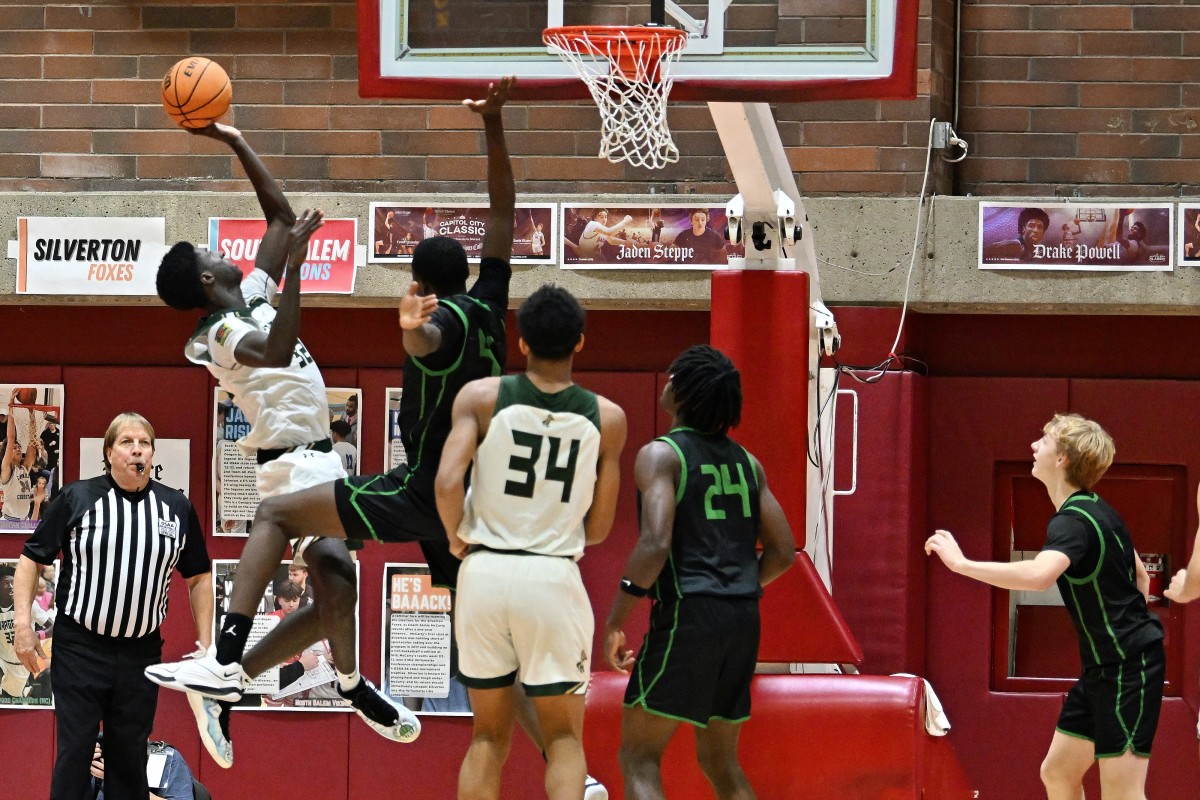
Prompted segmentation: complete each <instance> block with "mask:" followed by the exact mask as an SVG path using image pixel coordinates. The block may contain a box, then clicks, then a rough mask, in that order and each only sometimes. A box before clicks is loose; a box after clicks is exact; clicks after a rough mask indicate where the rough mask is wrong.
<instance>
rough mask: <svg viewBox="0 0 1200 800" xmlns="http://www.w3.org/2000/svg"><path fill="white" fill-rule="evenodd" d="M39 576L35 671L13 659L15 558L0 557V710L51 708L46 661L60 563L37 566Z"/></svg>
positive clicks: (55, 611) (35, 609) (49, 656)
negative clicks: (38, 650) (38, 648)
mask: <svg viewBox="0 0 1200 800" xmlns="http://www.w3.org/2000/svg"><path fill="white" fill-rule="evenodd" d="M37 566H38V568H39V570H40V574H39V575H38V579H37V592H36V594H35V595H34V598H33V608H32V609H31V612H32V615H33V628H34V632H35V633H36V634H37V637H38V645H39V646H40V647H41V650H42V652H41V653H39V654H38V657H37V670H36V671H31V670H29V669H26V668H25V667H24V666H23V665H22V664H21V662H20V660H18V659H17V654H16V651H15V649H14V647H13V640H14V638H15V632H14V631H15V626H14V620H13V615H14V613H15V610H16V607H15V604H14V602H13V584H14V582H15V581H16V578H15V573H16V568H17V559H15V558H0V707H3V708H20V709H38V708H54V696H53V694H51V691H50V661H51V660H52V659H53V657H54V618H55V617H56V616H57V614H58V607H57V606H56V605H55V597H54V590H55V589H56V588H57V585H58V574H59V569H60V568H61V566H62V565H61V562H60V561H59V560H58V559H55V561H54V563H53V564H47V565H45V566H42V565H40V564H39V565H37Z"/></svg>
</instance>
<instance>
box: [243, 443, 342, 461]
mask: <svg viewBox="0 0 1200 800" xmlns="http://www.w3.org/2000/svg"><path fill="white" fill-rule="evenodd" d="M299 450H316V451H317V452H318V453H332V452H333V440H332V439H322V440H321V441H319V442H309V443H308V444H298V445H296V446H295V447H274V448H271V449H269V450H268V449H260V450H259V451H258V463H259V464H266V463H267V462H268V461H274V460H275V459H277V458H279V457H280V456H281V455H283V454H284V453H295V452H297V451H299Z"/></svg>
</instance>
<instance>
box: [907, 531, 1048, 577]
mask: <svg viewBox="0 0 1200 800" xmlns="http://www.w3.org/2000/svg"><path fill="white" fill-rule="evenodd" d="M934 553H936V554H937V555H938V557H939V558H941V559H942V563H944V564H945V565H946V566H947V567H949V568H950V570H951V571H952V572H957V573H958V574H959V575H966V576H967V577H968V578H974V579H975V580H977V581H982V582H983V583H987V584H991V585H992V586H995V587H997V588H999V589H1008V590H1010V591H1022V590H1027V591H1033V592H1044V591H1045V590H1046V589H1049V588H1050V587H1051V586H1053V585H1054V581H1056V580H1057V579H1058V576H1059V575H1062V574H1063V573H1064V572H1066V571H1067V567H1069V566H1071V559H1070V558H1069V557H1068V556H1067V554H1066V553H1060V552H1059V551H1057V550H1043V551H1041V552H1040V553H1038V554H1037V556H1036V557H1035V558H1034V559H1033V560H1032V561H1012V562H1009V563H1003V562H1000V561H972V560H971V559H969V558H967V557H965V556H964V555H963V553H962V550H961V549H960V548H959V546H958V542H956V541H954V536H953V534H951V533H950V531H944V530H938V531H934V534H933V536H930V537H929V538H928V539H927V540H926V541H925V554H926V555H933V554H934Z"/></svg>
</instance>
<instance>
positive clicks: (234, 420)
mask: <svg viewBox="0 0 1200 800" xmlns="http://www.w3.org/2000/svg"><path fill="white" fill-rule="evenodd" d="M325 397H326V400H327V402H328V404H329V431H330V442H331V447H332V448H333V452H335V453H337V454H338V455H339V456H340V457H341V459H342V465H343V467H345V469H346V471H347V472H348V473H349V474H351V475H357V474H358V453H359V426H358V421H359V417H360V414H361V403H362V390H361V389H352V388H328V387H327V388H326V389H325ZM213 402H214V405H215V410H214V413H213V420H214V422H213V450H212V452H213V461H212V492H213V530H214V533H215V534H216V535H217V536H248V535H249V534H250V525H251V523H252V522H253V520H254V512H255V510H256V509H257V508H258V503H259V501H260V498H259V496H258V486H257V483H256V472H255V468H256V466H257V457H256V454H255V453H246V452H245V451H244V450H243V448H242V446H241V445H240V444H239V440H241V439H242V438H244V437H245V436H246V435H247V434H249V433H250V421H249V420H248V419H246V415H245V414H244V413H243V412H242V410H241V409H240V408H238V405H237V401H236V400H235V399H234V397H233V396H232V395H231V394H230V393H229V392H227V391H225V390H224V389H220V388H218V389H215V390H214V395H213Z"/></svg>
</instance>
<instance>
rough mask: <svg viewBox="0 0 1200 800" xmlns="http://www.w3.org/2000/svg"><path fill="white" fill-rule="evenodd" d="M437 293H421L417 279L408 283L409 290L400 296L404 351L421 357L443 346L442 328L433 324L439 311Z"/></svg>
mask: <svg viewBox="0 0 1200 800" xmlns="http://www.w3.org/2000/svg"><path fill="white" fill-rule="evenodd" d="M437 307H438V299H437V295H436V294H420V287H419V285H418V284H417V282H416V281H413V282H412V283H410V284H409V285H408V291H407V292H405V293H404V295H403V296H402V297H401V298H400V330H401V331H402V333H401V337H402V340H403V342H404V352H406V353H408V354H409V355H410V356H415V357H417V358H421V357H423V356H427V355H429V354H430V353H436V352H437V349H438V348H439V347H441V346H442V329H441V328H439V327H438V326H437V325H434V324H433V312H435V311H437Z"/></svg>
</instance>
